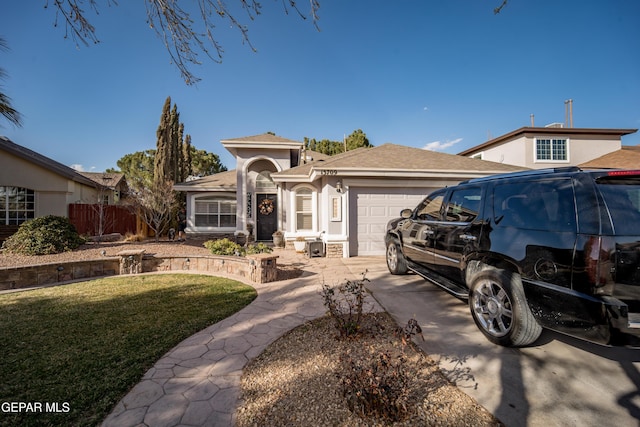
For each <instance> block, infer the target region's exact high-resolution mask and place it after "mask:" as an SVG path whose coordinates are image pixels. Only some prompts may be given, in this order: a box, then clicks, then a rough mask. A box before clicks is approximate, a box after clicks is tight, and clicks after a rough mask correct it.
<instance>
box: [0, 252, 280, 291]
mask: <svg viewBox="0 0 640 427" xmlns="http://www.w3.org/2000/svg"><path fill="white" fill-rule="evenodd" d="M277 258H278V257H277V255H271V254H257V255H248V256H246V257H230V256H229V257H227V256H213V255H212V256H191V257H185V256H180V257H163V258H156V257H153V256H144V257H143V258H142V272H143V273H148V272H154V271H193V272H196V273H197V272H207V273H223V274H227V275H230V276H235V277H238V278H240V279H245V280H247V281H250V282H253V283H268V282H274V281H276V280H277V278H278V266H277ZM120 266H121V257H108V258H101V259H96V260H89V261H76V262H68V263H52V264H39V265H31V266H26V267H5V268H0V290H10V289H23V288H30V287H38V286H46V285H53V284H56V283H61V282H68V281H71V280H82V279H90V278H97V277H105V276H115V275H118V274H120Z"/></svg>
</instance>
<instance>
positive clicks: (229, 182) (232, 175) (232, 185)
mask: <svg viewBox="0 0 640 427" xmlns="http://www.w3.org/2000/svg"><path fill="white" fill-rule="evenodd" d="M237 186H238V178H237V173H236V170H235V169H232V170H230V171H225V172H219V173H216V174H213V175H207V176H204V177H202V178H198V179H194V180H192V181H187V182H181V183H178V184H175V185H174V186H173V189H174V190H177V191H222V192H226V191H229V192H235V191H236V189H237Z"/></svg>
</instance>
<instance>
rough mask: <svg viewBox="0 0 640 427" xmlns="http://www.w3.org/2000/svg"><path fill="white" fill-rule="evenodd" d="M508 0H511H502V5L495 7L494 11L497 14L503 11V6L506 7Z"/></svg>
mask: <svg viewBox="0 0 640 427" xmlns="http://www.w3.org/2000/svg"><path fill="white" fill-rule="evenodd" d="M508 1H509V0H502V4H501V5H500V6H498V7H496V8H495V9H493V13H494V14H496V15H497V14H498V13H500V12H501V11H502V8H503V7H505V6H506V5H507V2H508Z"/></svg>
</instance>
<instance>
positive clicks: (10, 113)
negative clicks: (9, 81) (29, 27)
mask: <svg viewBox="0 0 640 427" xmlns="http://www.w3.org/2000/svg"><path fill="white" fill-rule="evenodd" d="M8 49H9V47H8V46H7V43H6V42H5V41H4V39H3V38H0V50H4V51H6V50H8ZM5 77H7V73H6V72H5V71H4V69H2V68H0V80H3V79H4V78H5ZM0 88H2V86H0ZM0 114H1V115H2V117H4V118H5V119H7V120H9V122H11V123H13V124H14V125H16V126H22V116H21V115H20V113H18V112H17V111H16V110H15V109H14V108H13V107H12V106H11V98H9V97H8V96H7V95H5V94H4V93H3V92H2V91H0Z"/></svg>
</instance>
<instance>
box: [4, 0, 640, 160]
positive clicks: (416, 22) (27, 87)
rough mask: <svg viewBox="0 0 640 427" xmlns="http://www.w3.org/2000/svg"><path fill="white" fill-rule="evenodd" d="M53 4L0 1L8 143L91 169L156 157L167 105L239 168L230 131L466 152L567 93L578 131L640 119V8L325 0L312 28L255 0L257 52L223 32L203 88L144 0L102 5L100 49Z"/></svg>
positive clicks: (583, 2)
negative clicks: (13, 112) (220, 54)
mask: <svg viewBox="0 0 640 427" xmlns="http://www.w3.org/2000/svg"><path fill="white" fill-rule="evenodd" d="M234 1H236V0H228V1H227V3H229V4H231V3H233V2H234ZM45 3H46V1H45V0H41V1H35V0H30V1H19V0H14V1H11V2H9V1H4V2H3V3H2V6H0V37H3V38H4V39H5V41H6V42H7V43H8V45H9V48H10V51H8V52H0V67H2V68H4V69H5V71H6V72H7V74H8V78H7V79H5V80H4V81H3V82H2V83H1V84H2V90H3V91H4V92H5V93H6V94H7V95H8V96H10V97H11V99H12V104H13V106H14V108H16V109H17V110H19V111H20V112H21V113H22V114H23V116H24V126H23V128H15V127H13V126H12V125H11V124H9V123H8V122H6V121H0V126H2V127H1V128H0V134H2V135H6V136H7V137H9V138H10V139H12V140H13V141H14V142H16V143H17V144H20V145H23V146H25V147H28V148H30V149H32V150H35V151H37V152H39V153H42V154H44V155H46V156H48V157H51V158H53V159H54V160H57V161H59V162H61V163H63V164H66V165H68V166H72V165H75V167H77V168H82V169H83V170H86V171H103V170H105V169H106V168H109V167H116V161H117V160H118V159H119V158H121V157H122V156H124V155H125V154H128V153H133V152H135V151H141V150H145V149H149V148H155V144H156V136H155V132H156V129H157V127H158V123H159V120H160V113H161V110H162V105H163V103H164V100H165V99H166V97H167V96H171V98H172V100H173V102H174V103H176V104H177V106H178V111H179V112H180V118H181V121H182V122H183V123H184V124H185V132H186V133H188V134H190V135H191V137H192V143H193V144H194V145H195V146H196V147H197V148H199V149H204V150H207V151H210V152H214V153H216V154H218V155H219V156H220V157H221V160H222V162H223V163H224V164H225V165H226V166H227V167H228V168H229V169H231V168H233V167H235V165H234V163H233V159H232V157H231V155H230V154H229V153H228V152H227V151H226V150H225V149H224V148H223V147H222V146H221V144H220V140H222V139H229V138H238V137H243V136H249V135H256V134H260V133H264V132H268V131H271V132H275V133H276V134H278V135H280V136H282V137H285V138H289V139H294V140H299V141H302V140H303V138H304V137H309V138H316V139H332V140H341V139H342V137H343V135H348V134H350V133H351V132H353V131H354V130H356V129H362V130H363V131H364V132H365V133H366V135H367V136H368V138H369V140H370V142H371V143H372V144H374V145H381V144H384V143H386V142H392V143H395V144H402V145H408V146H413V147H419V148H425V147H429V148H431V149H436V150H438V151H443V152H447V153H458V152H460V151H463V150H465V149H467V148H469V147H472V146H475V145H477V144H480V143H482V142H485V141H486V140H488V139H490V138H494V137H497V136H500V135H502V134H505V133H508V132H510V131H512V130H515V129H517V128H519V127H522V126H529V125H530V123H531V118H530V116H531V114H534V117H535V125H536V126H544V125H546V124H549V123H552V122H564V121H565V104H564V102H565V100H567V99H573V122H574V127H594V128H625V129H626V128H634V129H636V128H639V127H640V2H639V1H637V0H614V1H611V2H605V1H603V0H599V1H592V0H562V1H557V0H535V1H533V0H528V1H525V0H509V3H508V5H507V6H506V7H505V8H504V9H503V11H502V13H500V14H498V15H494V14H493V8H494V7H495V6H497V5H498V4H499V3H500V0H439V1H435V0H396V1H392V2H391V1H383V0H349V1H344V0H341V1H337V0H320V3H321V8H320V11H319V15H320V21H319V23H318V25H319V27H320V31H317V30H316V29H315V28H314V26H313V25H312V24H311V23H310V22H309V21H303V20H301V19H299V18H298V17H297V15H295V14H289V15H285V13H284V11H283V8H282V2H281V1H276V0H273V1H272V0H262V3H263V14H262V15H261V16H259V17H258V19H257V20H255V21H253V22H247V25H248V26H249V35H250V38H251V41H252V43H253V45H254V47H255V48H256V49H257V52H253V51H251V49H249V48H248V47H247V46H246V45H243V44H242V42H241V38H240V36H239V34H238V32H237V31H236V30H233V29H230V28H228V26H226V25H221V26H220V32H219V35H218V39H219V41H221V42H222V44H223V46H224V49H225V55H224V58H223V62H222V63H221V64H216V63H213V62H211V61H207V60H204V64H203V65H202V66H199V67H196V68H194V69H193V72H194V73H195V74H196V75H197V76H198V77H200V78H202V81H201V82H199V83H198V84H197V85H195V86H187V85H185V84H184V82H183V81H182V80H181V78H180V74H179V72H178V71H177V69H176V68H175V67H174V66H173V65H171V64H170V63H169V57H168V54H167V53H166V51H165V50H164V46H163V45H162V42H161V41H160V40H159V39H158V38H157V36H156V34H155V32H154V31H153V30H151V29H150V28H149V27H148V25H146V14H145V6H144V1H143V0H121V1H119V2H118V3H119V5H118V6H112V7H108V6H107V1H106V0H98V3H99V4H100V15H99V16H95V15H93V14H91V13H89V14H88V16H89V17H90V18H91V22H92V24H93V25H94V26H95V27H96V29H97V35H98V38H99V39H100V41H101V42H100V44H97V45H91V46H89V47H85V46H83V45H81V46H80V47H79V48H76V45H75V44H74V42H73V41H72V40H70V39H66V40H65V38H64V34H65V30H64V26H62V25H59V26H58V27H57V28H56V27H54V22H55V13H54V10H53V8H51V7H50V8H49V9H45V8H44V4H45ZM298 3H299V4H300V5H301V8H305V7H307V2H305V1H302V2H298ZM303 10H304V9H303ZM623 144H625V145H637V144H640V135H639V134H638V133H636V134H633V135H629V136H626V137H623Z"/></svg>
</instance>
